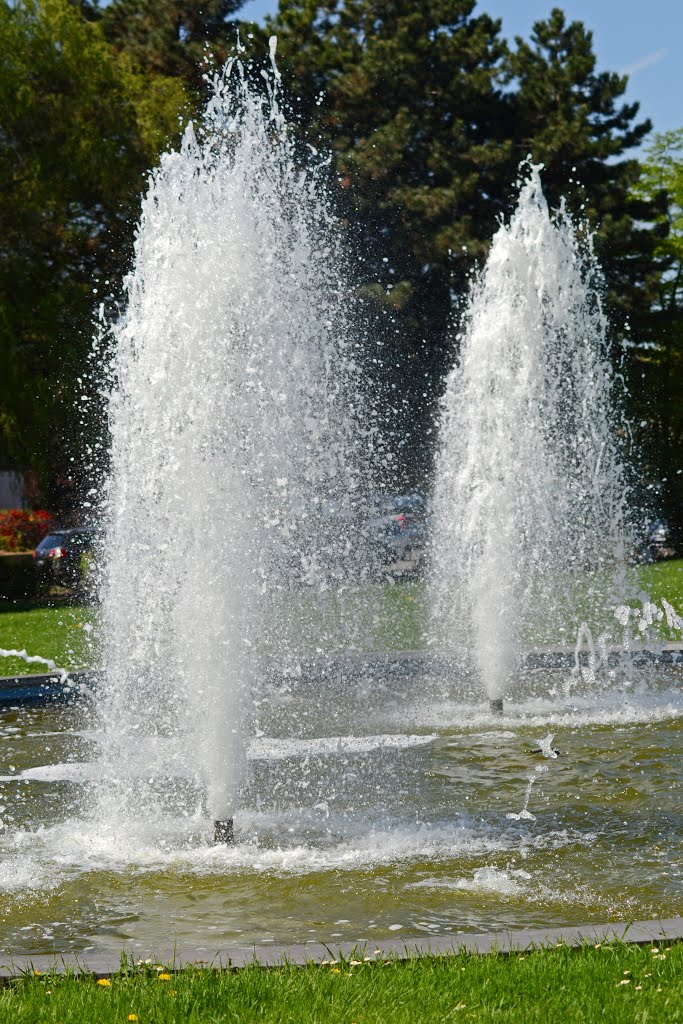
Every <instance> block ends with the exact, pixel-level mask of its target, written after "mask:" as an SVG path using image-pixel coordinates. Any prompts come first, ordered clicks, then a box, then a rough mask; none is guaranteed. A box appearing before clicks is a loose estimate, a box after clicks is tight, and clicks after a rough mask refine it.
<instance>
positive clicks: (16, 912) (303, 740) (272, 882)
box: [0, 670, 683, 954]
mask: <svg viewBox="0 0 683 1024" xmlns="http://www.w3.org/2000/svg"><path fill="white" fill-rule="evenodd" d="M563 683H564V676H563V674H562V673H557V674H556V675H552V674H549V673H547V672H546V673H540V672H537V673H529V675H528V677H527V678H526V679H525V680H524V681H523V682H522V683H521V684H520V686H519V687H518V691H517V700H516V702H513V703H508V704H507V705H506V712H505V716H504V717H503V718H501V719H492V718H491V716H490V714H489V713H488V711H487V707H486V704H485V702H484V701H482V700H481V699H480V698H477V697H476V696H475V695H474V694H472V695H468V692H467V686H468V683H467V680H465V681H463V680H457V681H456V680H450V679H446V678H439V677H417V678H413V679H406V678H402V679H395V678H393V679H392V678H391V677H390V676H387V675H384V676H380V675H377V676H375V677H372V678H369V677H367V676H366V677H364V678H358V679H356V680H354V679H352V678H348V677H347V678H345V679H344V681H343V682H342V683H337V684H335V683H334V682H332V681H328V682H327V683H326V684H325V687H324V690H325V692H324V693H323V692H321V689H323V687H322V686H321V684H320V683H318V684H317V687H314V686H313V684H312V682H306V681H304V680H299V681H297V680H292V679H288V680H287V681H286V683H283V684H282V685H274V686H273V685H271V686H264V688H263V692H262V694H261V697H260V701H259V705H258V716H259V717H258V721H256V722H255V723H254V737H253V739H252V741H251V746H250V755H249V772H248V781H247V784H246V787H245V790H244V792H243V796H242V806H243V811H242V813H241V814H240V815H239V817H238V821H237V828H238V837H237V838H238V842H237V844H236V846H235V847H234V848H232V849H230V848H220V847H213V846H211V845H210V844H209V839H210V831H211V822H210V820H209V817H208V815H207V814H206V809H205V807H204V806H203V802H202V795H201V792H200V788H199V787H197V786H196V784H195V781H194V780H193V778H192V776H191V775H184V774H183V765H182V763H179V761H178V758H177V751H174V756H173V758H172V759H170V760H169V763H168V765H167V766H166V768H164V769H163V772H164V773H163V774H162V775H161V776H160V777H159V778H157V779H154V780H149V779H146V784H148V785H149V783H150V781H151V782H152V784H153V785H155V786H158V787H159V789H160V791H161V792H163V793H164V794H165V795H166V797H167V799H166V801H165V812H164V814H163V816H160V817H159V818H157V819H156V820H149V819H148V818H146V819H145V820H143V821H139V822H135V823H133V824H132V826H131V827H130V828H129V829H127V830H126V831H125V832H122V830H121V828H120V823H119V822H118V821H117V820H115V819H112V821H111V823H110V825H109V826H106V825H105V826H104V827H103V825H102V821H101V819H96V818H95V817H94V816H93V817H92V819H91V817H90V814H89V800H90V787H91V785H92V784H93V783H95V782H96V781H97V770H98V769H97V764H98V762H97V757H96V754H97V748H98V737H97V734H96V733H95V732H93V731H91V728H92V719H91V715H90V712H89V709H88V707H87V706H82V707H72V708H65V707H61V708H60V707H55V708H52V709H45V708H43V709H23V710H15V711H8V712H6V713H4V715H3V717H2V720H1V722H0V732H1V733H2V737H3V741H4V742H3V751H4V756H3V761H2V763H1V764H0V776H1V777H2V778H1V780H0V806H2V810H1V811H0V817H2V819H3V822H4V829H3V831H2V832H1V833H0V851H1V856H2V862H1V864H0V887H1V888H2V891H3V897H4V898H3V900H2V906H3V910H2V914H1V916H0V940H1V941H2V944H3V947H4V948H5V949H8V950H10V951H12V952H13V953H17V954H19V953H23V952H34V953H37V952H45V951H50V950H53V949H57V950H74V951H76V950H88V949H97V950H111V951H118V950H120V948H121V945H122V944H123V943H125V944H126V945H127V946H129V947H131V948H134V947H139V948H141V949H146V950H150V951H151V950H154V949H158V950H159V951H161V950H162V949H169V948H171V946H172V945H173V943H174V942H176V943H177V945H178V947H185V948H187V947H191V948H201V949H204V950H205V951H207V953H208V952H210V953H212V954H213V952H215V951H217V950H218V949H220V948H225V947H227V946H229V945H230V944H235V943H244V942H266V941H276V942H282V941H287V942H290V941H291V942H293V941H299V942H305V941H307V940H315V941H318V940H324V939H329V938H339V939H340V940H341V939H352V940H355V939H368V940H370V941H372V940H373V939H381V938H387V937H390V936H394V937H395V936H397V935H398V936H415V935H418V934H420V933H423V934H424V933H433V934H444V933H446V934H448V933H453V934H458V933H459V932H463V931H472V930H480V929H484V930H486V929H492V928H496V927H501V926H522V925H544V924H551V923H552V924H558V925H559V924H571V923H576V922H580V921H587V920H591V919H592V920H607V919H627V918H631V919H634V918H643V917H649V916H658V915H659V916H667V917H670V916H673V915H676V914H680V913H683V898H682V892H683V886H682V883H683V870H682V868H681V863H680V856H679V853H680V836H681V833H682V830H683V814H682V812H681V786H682V781H683V756H682V754H683V752H682V750H681V742H680V730H681V719H682V717H683V699H682V696H681V689H680V687H681V681H680V675H677V674H676V672H675V670H672V671H671V673H670V674H669V675H666V674H663V673H662V672H660V673H659V675H658V678H657V679H656V680H650V681H649V682H648V683H647V684H645V683H643V682H640V683H637V682H634V683H633V684H631V683H630V682H629V680H628V679H621V680H620V681H618V682H616V681H615V680H612V688H611V689H609V688H600V687H597V688H594V689H591V688H590V687H587V686H584V688H583V689H581V685H579V684H577V685H576V686H575V687H574V690H573V692H572V706H571V707H569V706H568V705H567V703H566V701H564V697H563V689H564V687H563ZM582 685H583V684H582ZM463 694H465V696H463ZM550 733H552V734H553V739H552V744H551V743H550V741H548V743H545V740H547V738H548V735H549V734H550ZM541 740H543V741H544V742H543V743H541ZM149 742H152V740H150V741H149ZM153 742H155V743H157V744H159V746H160V750H161V753H159V754H158V756H157V757H156V758H155V764H158V765H162V766H163V764H164V759H163V738H161V737H158V738H156V739H155V740H153ZM552 749H557V750H559V751H560V754H559V756H558V757H555V758H552V757H549V756H548V757H546V756H544V754H547V753H548V752H549V751H552ZM144 753H145V752H144V749H143V750H141V756H140V760H139V762H137V763H136V761H135V758H134V757H133V758H132V759H131V762H130V763H129V764H127V765H122V767H121V771H122V773H127V774H128V775H129V776H130V778H131V779H134V778H135V777H136V773H138V774H139V773H142V772H144V770H145V769H144V765H145V763H146V758H145V756H144ZM538 769H546V770H543V771H539V770H538ZM530 778H533V780H534V781H533V784H530ZM526 795H528V805H525V796H526ZM524 806H526V807H527V810H528V815H529V816H523V817H521V818H520V817H519V812H520V809H521V808H523V807H524ZM160 936H164V937H165V938H164V939H163V940H162V939H160ZM160 943H161V944H162V945H161V946H160Z"/></svg>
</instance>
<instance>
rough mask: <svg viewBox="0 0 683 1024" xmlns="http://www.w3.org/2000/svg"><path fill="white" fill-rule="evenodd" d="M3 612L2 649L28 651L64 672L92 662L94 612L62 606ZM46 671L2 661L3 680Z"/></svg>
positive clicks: (20, 662) (0, 620) (16, 660)
mask: <svg viewBox="0 0 683 1024" xmlns="http://www.w3.org/2000/svg"><path fill="white" fill-rule="evenodd" d="M5 607H6V608H7V607H9V608H11V609H12V610H2V611H0V647H2V648H4V649H5V650H17V651H22V650H25V651H26V652H27V653H28V654H38V655H40V657H42V658H50V659H52V661H54V662H55V663H56V664H57V665H58V666H59V667H60V668H67V669H73V668H80V667H82V666H84V665H87V664H88V663H89V662H90V660H91V637H92V632H89V627H90V626H92V625H93V622H94V621H95V617H96V612H95V610H94V609H93V608H82V607H79V606H69V605H62V606H61V607H59V608H41V607H31V606H30V605H28V604H27V605H26V606H23V607H22V606H20V610H15V607H14V606H12V605H5ZM43 671H46V669H44V668H43V667H42V666H41V665H39V664H38V665H27V664H26V662H25V661H23V660H21V659H19V658H0V676H10V675H14V674H16V675H26V674H27V673H32V672H43Z"/></svg>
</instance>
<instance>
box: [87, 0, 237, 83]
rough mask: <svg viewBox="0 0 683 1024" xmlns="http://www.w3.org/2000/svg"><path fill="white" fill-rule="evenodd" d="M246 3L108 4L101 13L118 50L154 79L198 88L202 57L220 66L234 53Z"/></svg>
mask: <svg viewBox="0 0 683 1024" xmlns="http://www.w3.org/2000/svg"><path fill="white" fill-rule="evenodd" d="M243 3H244V0H194V2H193V0H112V2H111V3H109V4H107V6H106V7H103V8H102V9H101V12H100V15H101V18H102V28H103V30H104V34H105V36H106V38H107V39H108V40H109V42H110V43H111V44H112V45H113V46H114V47H115V49H116V50H117V51H120V52H122V53H126V54H128V56H129V57H130V58H131V59H132V60H133V61H134V62H135V63H136V64H137V65H139V66H140V67H144V68H146V69H147V70H148V72H150V73H152V75H162V76H172V77H176V76H178V77H180V78H183V79H184V80H185V81H186V82H188V83H190V84H192V86H194V87H195V88H196V89H199V88H200V87H201V73H202V68H201V65H202V58H203V57H204V56H205V54H207V53H211V60H212V62H215V63H216V64H221V63H223V62H224V61H225V60H226V58H227V57H228V55H229V54H230V53H231V52H232V50H233V47H234V42H235V38H236V32H237V25H238V23H237V22H236V21H235V19H234V18H233V15H234V14H235V13H236V11H237V10H238V9H239V8H240V7H241V6H242V4H243Z"/></svg>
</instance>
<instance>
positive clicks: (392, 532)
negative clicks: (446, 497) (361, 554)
mask: <svg viewBox="0 0 683 1024" xmlns="http://www.w3.org/2000/svg"><path fill="white" fill-rule="evenodd" d="M376 510H377V512H378V513H379V514H378V515H377V516H374V517H373V518H372V519H370V521H369V522H368V524H367V527H366V529H367V534H368V539H369V541H370V544H371V546H372V548H373V549H374V551H375V553H376V554H378V555H379V556H380V558H381V560H382V561H383V562H385V563H391V562H398V561H404V560H406V559H408V558H412V557H414V552H415V551H416V550H421V549H422V548H423V547H424V544H425V533H426V526H425V519H426V504H425V500H424V498H422V497H421V495H419V494H411V495H401V496H399V497H381V498H380V499H378V500H377V502H376Z"/></svg>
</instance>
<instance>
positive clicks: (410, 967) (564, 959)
mask: <svg viewBox="0 0 683 1024" xmlns="http://www.w3.org/2000/svg"><path fill="white" fill-rule="evenodd" d="M0 1020H2V1021H8V1022H9V1021H12V1022H13V1024H42V1022H48V1021H50V1022H55V1021H69V1022H70V1024H81V1022H87V1024H92V1022H94V1021H97V1022H98V1024H109V1022H111V1024H114V1022H116V1024H119V1022H121V1021H139V1022H140V1024H146V1022H150V1024H176V1022H177V1024H180V1022H181V1021H182V1022H183V1024H218V1022H222V1021H226V1022H227V1021H231V1022H232V1021H234V1022H238V1021H239V1022H251V1021H254V1022H256V1021H258V1022H260V1024H267V1022H273V1024H306V1022H311V1024H313V1022H316V1024H353V1022H356V1024H408V1022H410V1024H432V1022H435V1024H436V1022H444V1024H445V1022H452V1021H491V1022H510V1024H513V1022H514V1024H551V1022H562V1024H578V1022H584V1024H593V1022H596V1021H602V1022H612V1024H626V1022H628V1024H631V1022H641V1021H642V1022H647V1024H659V1022H661V1024H675V1022H677V1021H683V943H665V944H661V945H660V946H653V947H649V946H646V947H643V948H640V947H637V946H626V945H622V944H618V943H617V944H609V945H605V946H598V947H594V946H592V945H591V946H585V947H582V948H581V949H569V948H567V947H563V946H561V947H559V948H555V949H551V950H543V951H540V950H539V951H535V952H531V953H526V954H514V955H511V956H499V955H496V954H489V955H487V956H473V955H470V954H466V955H458V956H453V957H429V958H424V959H413V960H408V961H405V962H399V961H386V962H382V961H380V962H377V963H358V962H357V961H354V960H353V959H351V960H349V961H340V962H339V963H335V962H333V963H331V964H329V965H327V966H310V967H303V968H302V967H284V968H272V969H264V968H260V967H258V966H254V967H248V968H244V969H243V970H240V971H235V972H217V971H209V970H206V969H202V968H186V969H184V970H182V971H180V972H179V973H177V974H173V973H171V972H170V971H164V970H161V969H159V970H155V969H153V968H151V967H142V968H138V969H130V970H129V972H127V973H121V974H118V975H115V976H113V977H112V978H111V980H110V979H103V980H100V981H99V982H98V981H96V980H95V978H93V977H82V978H74V977H59V976H56V975H43V976H40V977H30V978H26V979H22V980H20V981H18V982H13V983H12V984H11V985H10V987H9V988H7V989H5V990H4V991H2V992H0Z"/></svg>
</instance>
